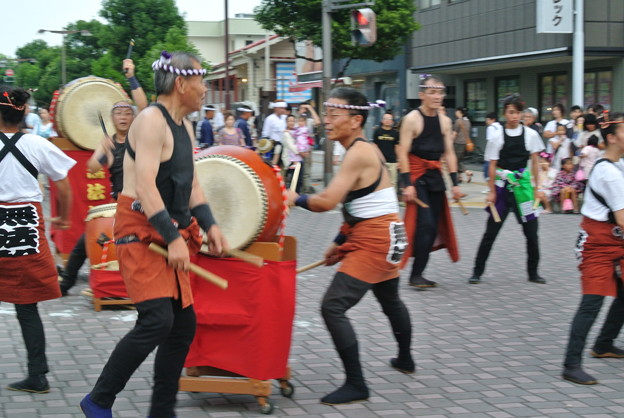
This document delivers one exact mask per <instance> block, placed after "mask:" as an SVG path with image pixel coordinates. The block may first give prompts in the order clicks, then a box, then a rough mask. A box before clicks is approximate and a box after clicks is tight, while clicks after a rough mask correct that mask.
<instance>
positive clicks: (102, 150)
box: [87, 59, 148, 195]
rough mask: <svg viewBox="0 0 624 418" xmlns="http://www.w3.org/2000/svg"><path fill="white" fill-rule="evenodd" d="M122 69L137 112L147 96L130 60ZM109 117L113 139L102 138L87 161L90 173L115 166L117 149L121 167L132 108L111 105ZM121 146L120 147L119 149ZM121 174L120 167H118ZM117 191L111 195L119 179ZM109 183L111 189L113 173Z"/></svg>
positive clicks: (113, 180) (124, 104)
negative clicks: (112, 129)
mask: <svg viewBox="0 0 624 418" xmlns="http://www.w3.org/2000/svg"><path fill="white" fill-rule="evenodd" d="M123 69H124V70H127V71H126V73H125V74H126V78H127V79H128V82H129V83H130V93H131V94H132V100H134V103H136V105H137V108H138V110H139V112H140V111H141V110H143V109H145V108H146V107H147V104H148V103H147V96H146V95H145V91H144V90H143V88H142V87H141V85H140V84H139V81H138V80H137V78H136V77H135V75H134V63H133V62H132V60H131V59H125V60H123ZM111 116H112V119H113V124H114V125H115V134H114V135H113V138H111V137H109V136H105V137H104V138H102V141H101V142H100V144H99V145H98V147H97V148H96V149H95V151H94V152H93V155H91V158H89V161H87V168H88V169H89V171H90V172H91V173H96V172H98V171H100V170H101V169H102V167H103V166H104V165H106V166H108V167H109V168H110V169H112V168H113V165H115V164H114V163H115V159H117V158H120V157H119V156H117V152H116V150H117V149H118V148H120V149H121V151H120V152H119V154H121V158H120V161H119V164H120V166H121V161H122V160H123V158H122V157H123V150H124V148H125V147H124V146H123V144H124V143H125V141H126V136H127V135H128V130H129V129H130V125H131V124H132V121H133V120H134V116H135V114H134V108H133V107H132V105H131V104H130V103H129V102H127V101H121V102H117V103H115V104H114V105H113V108H112V109H111ZM119 144H121V145H122V146H121V147H120V145H119ZM120 172H121V167H120ZM119 180H120V181H119V190H118V191H117V192H115V191H114V190H113V194H115V195H116V194H117V193H118V192H119V191H120V190H121V187H122V185H121V183H122V181H121V179H119ZM111 181H112V182H113V189H116V187H115V179H114V178H113V173H111Z"/></svg>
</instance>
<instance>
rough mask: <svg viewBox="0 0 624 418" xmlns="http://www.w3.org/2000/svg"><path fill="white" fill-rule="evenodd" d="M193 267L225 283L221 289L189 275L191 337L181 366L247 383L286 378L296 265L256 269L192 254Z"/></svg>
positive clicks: (268, 264) (271, 263)
mask: <svg viewBox="0 0 624 418" xmlns="http://www.w3.org/2000/svg"><path fill="white" fill-rule="evenodd" d="M195 263H197V264H198V265H200V266H202V267H204V268H206V269H207V270H209V271H211V272H213V273H215V274H217V275H219V276H221V277H223V278H224V279H226V280H228V281H229V286H228V288H227V289H226V290H221V289H219V288H217V287H216V286H214V285H212V284H210V283H208V282H206V281H205V280H203V279H201V278H199V277H197V276H195V275H194V274H191V286H192V288H193V298H194V300H195V312H196V314H197V332H196V335H195V340H194V341H193V344H192V345H191V348H190V351H189V354H188V356H187V357H186V363H185V367H193V366H210V367H215V368H218V369H222V370H227V371H230V372H233V373H237V374H240V375H242V376H245V377H249V378H252V379H260V380H268V379H278V378H281V377H284V376H285V375H286V368H287V366H288V355H289V353H290V344H291V338H292V325H293V319H294V315H295V287H296V285H295V280H296V272H295V268H296V261H295V260H292V261H281V262H274V261H266V262H265V265H264V267H262V268H257V267H255V266H252V265H250V264H247V263H245V262H243V261H239V260H235V259H230V258H228V259H215V258H210V257H207V256H204V255H202V254H199V255H197V257H196V259H195Z"/></svg>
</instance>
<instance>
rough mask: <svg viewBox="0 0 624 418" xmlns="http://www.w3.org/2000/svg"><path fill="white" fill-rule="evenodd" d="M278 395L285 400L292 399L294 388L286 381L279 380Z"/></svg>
mask: <svg viewBox="0 0 624 418" xmlns="http://www.w3.org/2000/svg"><path fill="white" fill-rule="evenodd" d="M280 393H281V394H282V396H283V397H285V398H292V396H293V394H294V393H295V387H294V386H293V385H292V383H290V382H289V381H288V380H280Z"/></svg>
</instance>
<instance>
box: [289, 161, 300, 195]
mask: <svg viewBox="0 0 624 418" xmlns="http://www.w3.org/2000/svg"><path fill="white" fill-rule="evenodd" d="M300 171H301V163H297V165H296V166H295V172H294V173H293V176H292V179H291V180H290V190H291V191H292V192H294V191H295V189H296V188H297V181H298V180H299V172H300Z"/></svg>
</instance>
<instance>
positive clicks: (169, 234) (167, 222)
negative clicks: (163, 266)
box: [147, 209, 180, 244]
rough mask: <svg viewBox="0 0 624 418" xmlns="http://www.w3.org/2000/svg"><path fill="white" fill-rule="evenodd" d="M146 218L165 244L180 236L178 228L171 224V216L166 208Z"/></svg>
mask: <svg viewBox="0 0 624 418" xmlns="http://www.w3.org/2000/svg"><path fill="white" fill-rule="evenodd" d="M147 220H148V221H149V223H151V224H152V226H153V227H154V228H155V229H156V231H157V232H158V233H159V234H160V235H161V236H162V237H163V239H164V240H165V242H166V243H167V244H169V243H170V242H171V241H173V240H174V239H176V238H178V237H179V236H180V233H179V232H178V228H176V227H175V225H174V224H173V221H172V219H171V216H169V212H167V209H163V210H161V211H160V212H157V213H155V214H154V215H152V216H150V217H149V218H148V219H147Z"/></svg>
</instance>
